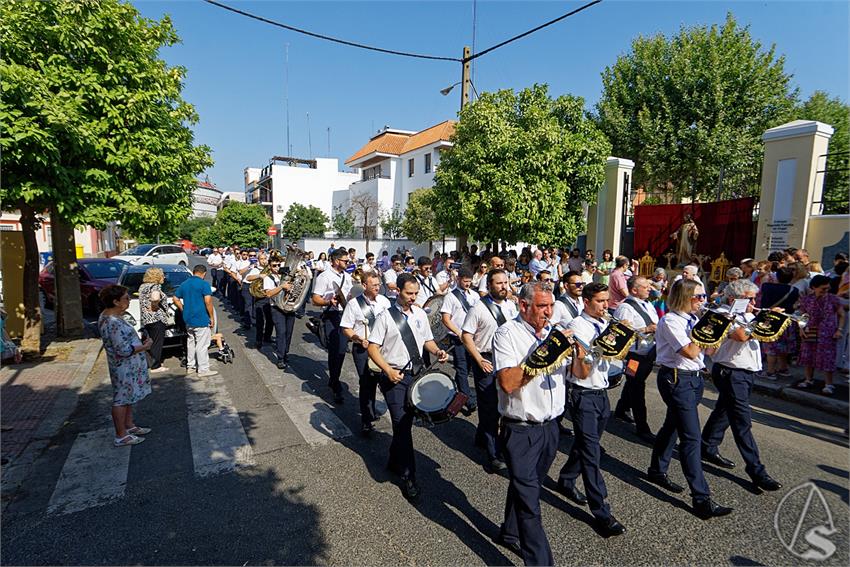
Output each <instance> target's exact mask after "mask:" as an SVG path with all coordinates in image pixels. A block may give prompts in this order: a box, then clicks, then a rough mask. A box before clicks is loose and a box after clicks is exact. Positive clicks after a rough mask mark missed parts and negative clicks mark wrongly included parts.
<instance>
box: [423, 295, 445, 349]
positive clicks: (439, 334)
mask: <svg viewBox="0 0 850 567" xmlns="http://www.w3.org/2000/svg"><path fill="white" fill-rule="evenodd" d="M445 300H446V296H445V294H442V295H433V296H431V298H430V299H428V301H426V302H425V305H423V306H422V309H424V310H425V313H426V314H427V315H428V326H429V327H431V334H432V335H434V342H435V343H437V345H439V347H440V348H442V349H445V348H448V346H449V330H448V329H447V328H446V326H445V325H443V315H442V313H440V309H441V308H442V307H443V301H445Z"/></svg>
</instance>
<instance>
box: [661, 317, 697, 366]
mask: <svg viewBox="0 0 850 567" xmlns="http://www.w3.org/2000/svg"><path fill="white" fill-rule="evenodd" d="M697 321H698V319H697V316H696V315H687V314H685V313H679V312H677V311H671V312H669V313H667V314H666V315H665V316H664V317H662V318H661V320H660V321H658V328H657V329H656V331H655V345H656V347H657V349H658V354H657V356H656V358H655V360H656V362H658V364H660V365H662V366H667V367H668V368H678V369H679V370H701V369H703V368H705V363H704V362H703V358H704V357H703V354H702V351H700V353H699V356H697V358H696V359H690V358H688V357H686V356H682V355H681V354H679V351H680V350H682V348H684V347H686V346H688V345H689V344H690V343H691V342H692V341H691V337H690V334H691V329H693V328H694V325H696V323H697Z"/></svg>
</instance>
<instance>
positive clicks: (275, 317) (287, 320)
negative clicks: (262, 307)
mask: <svg viewBox="0 0 850 567" xmlns="http://www.w3.org/2000/svg"><path fill="white" fill-rule="evenodd" d="M271 312H272V322H273V323H274V334H275V339H274V340H275V353H276V354H277V359H278V360H282V361H284V362H288V361H289V344H290V343H291V342H292V331H293V329H294V328H295V314H294V313H284V312H283V311H281V310H280V309H278V308H277V307H275V306H271Z"/></svg>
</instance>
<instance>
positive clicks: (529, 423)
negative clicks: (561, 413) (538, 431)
mask: <svg viewBox="0 0 850 567" xmlns="http://www.w3.org/2000/svg"><path fill="white" fill-rule="evenodd" d="M554 419H555V418H554V417H552V418H549V419H547V420H544V421H526V420H524V419H514V418H512V417H507V416H504V415H503V416H502V422H503V423H510V424H511V425H522V426H523V427H541V426H543V425H546V424H547V423H549V422H551V421H553V420H554Z"/></svg>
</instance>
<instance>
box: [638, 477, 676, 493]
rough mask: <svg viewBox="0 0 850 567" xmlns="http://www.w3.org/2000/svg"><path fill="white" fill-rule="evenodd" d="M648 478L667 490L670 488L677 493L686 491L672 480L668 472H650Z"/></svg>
mask: <svg viewBox="0 0 850 567" xmlns="http://www.w3.org/2000/svg"><path fill="white" fill-rule="evenodd" d="M646 478H647V480H649V482H651V483H652V484H656V485H658V486H660V487H661V488H663V489H665V490H669V491H670V492H675V493H676V494H679V493H681V492H684V491H685V489H684V488H682V487H681V486H679V485H678V484H676V483H675V482H673V481H672V480H670V479H669V478H668V477H667V475H666V474H648V475H647V476H646Z"/></svg>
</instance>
